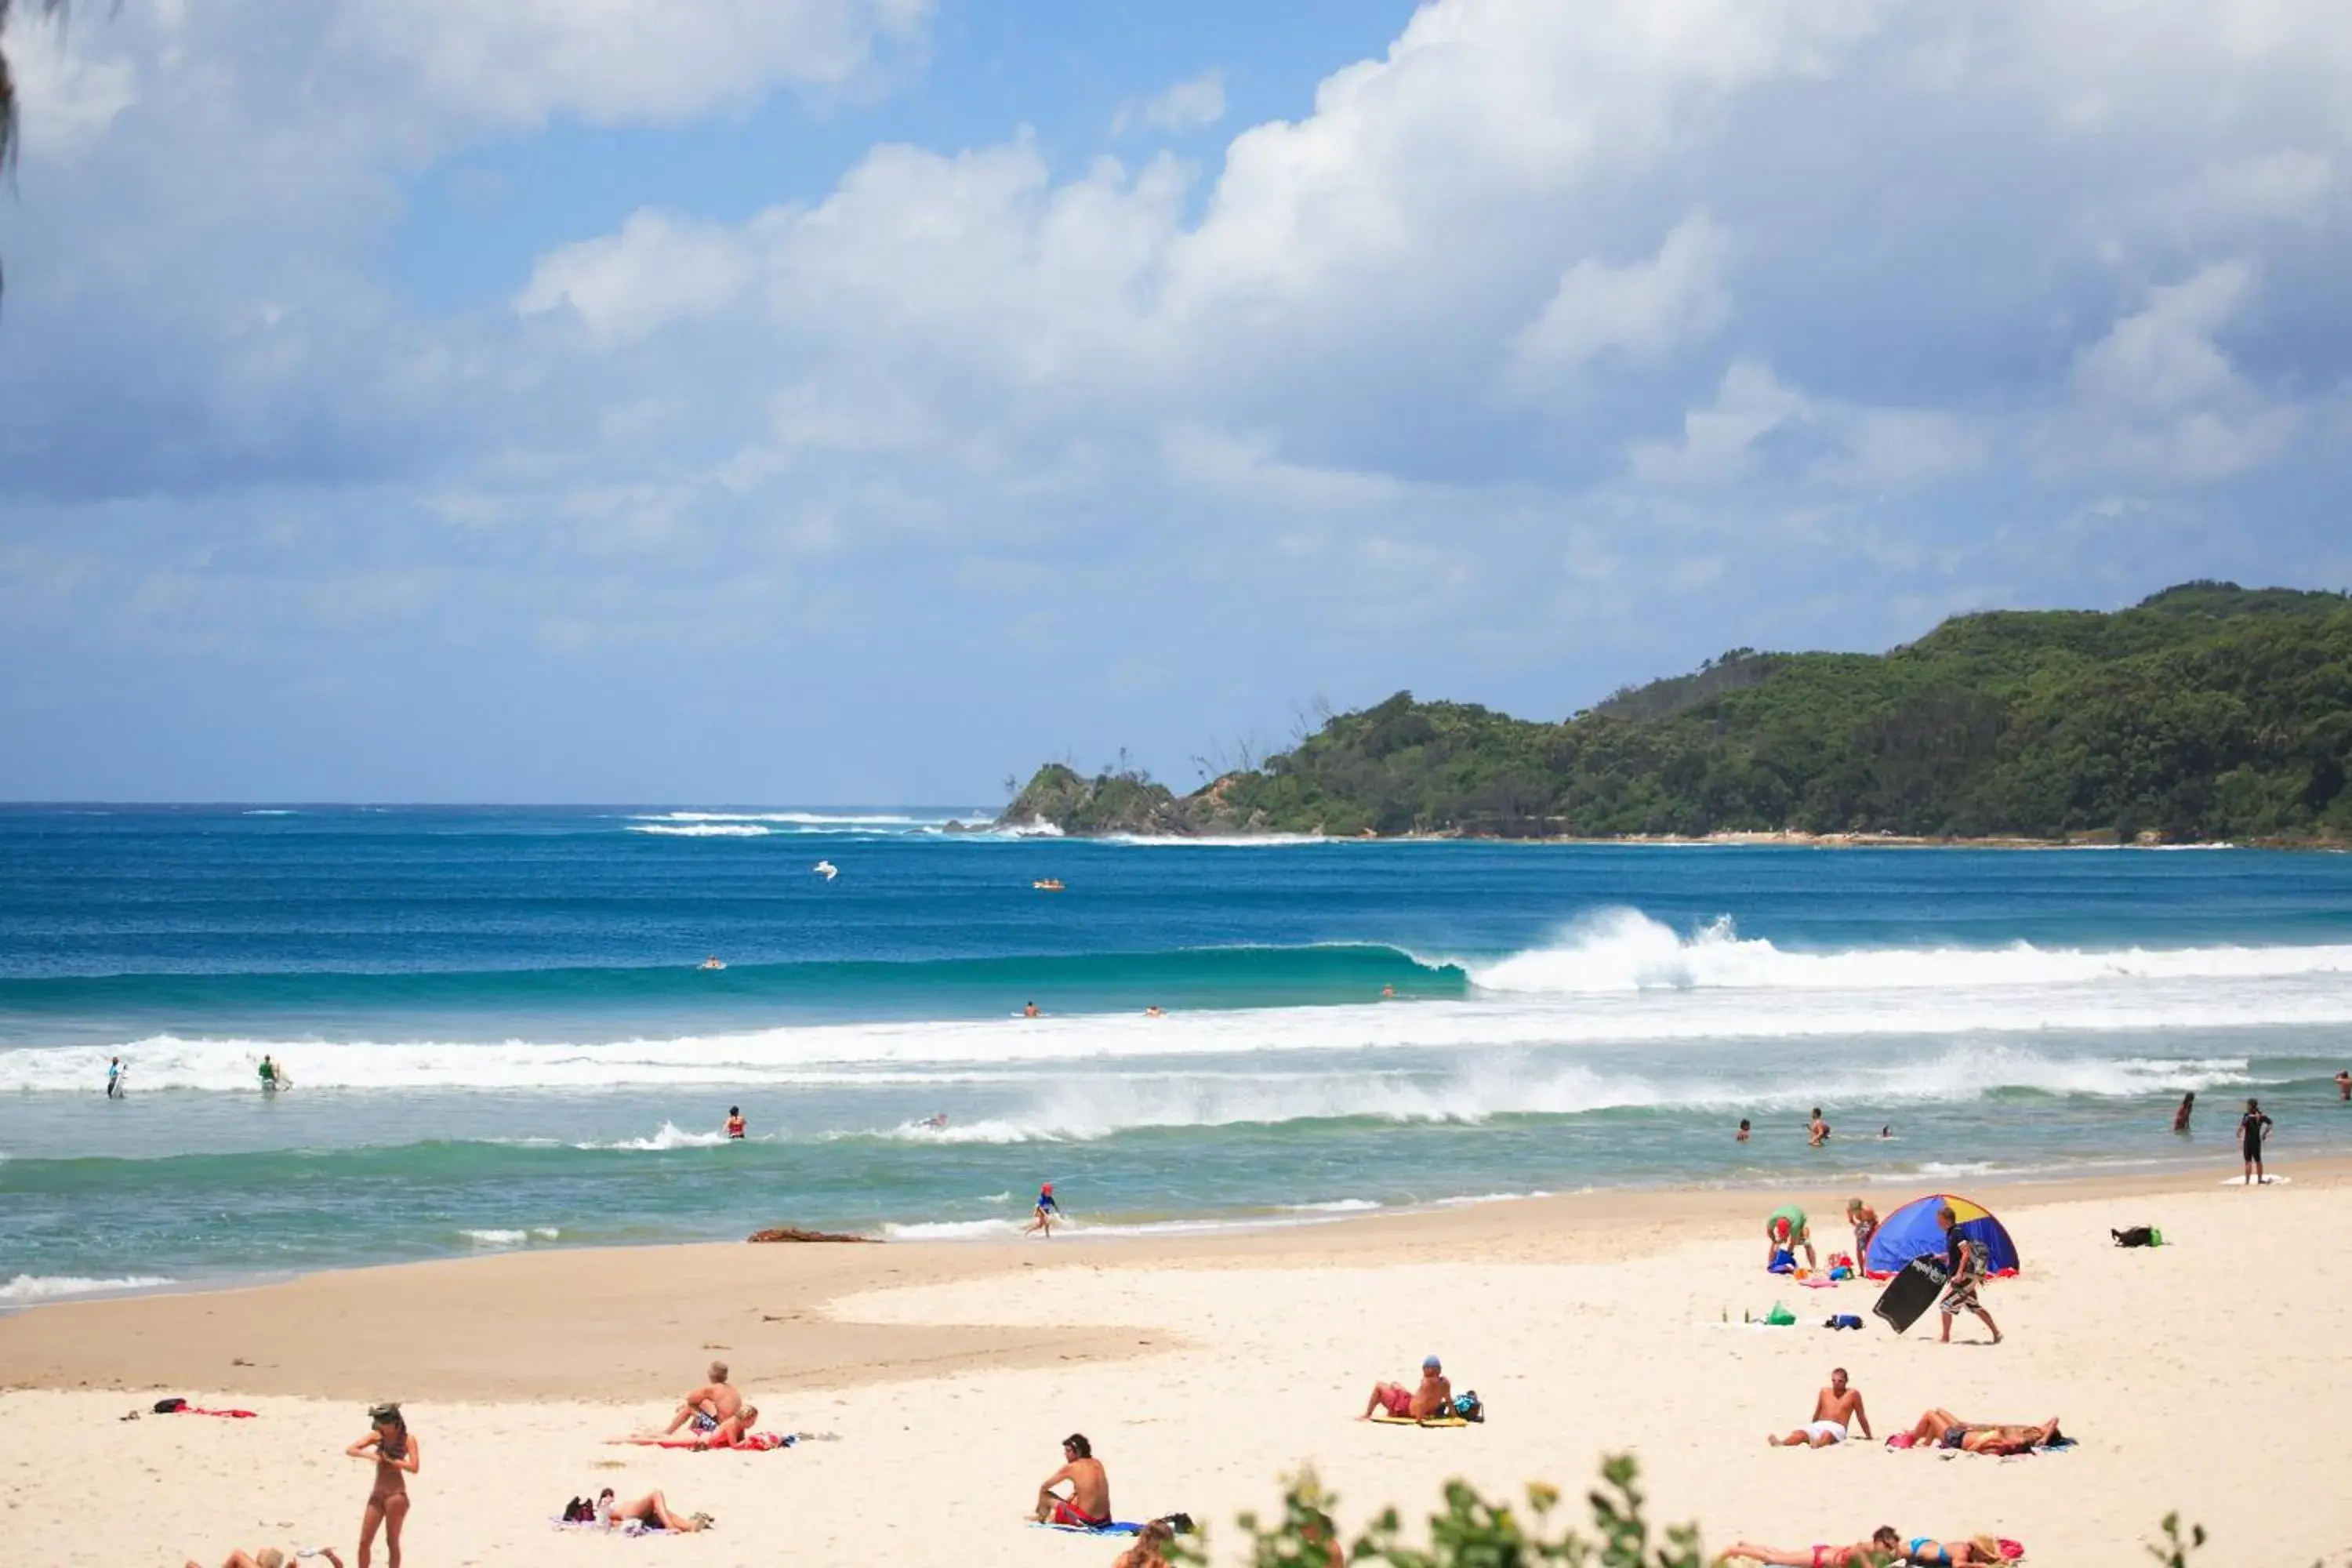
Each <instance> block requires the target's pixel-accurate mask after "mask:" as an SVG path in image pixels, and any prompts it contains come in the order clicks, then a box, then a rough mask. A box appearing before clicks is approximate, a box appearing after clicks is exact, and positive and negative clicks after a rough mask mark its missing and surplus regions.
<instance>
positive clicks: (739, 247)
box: [515, 209, 752, 343]
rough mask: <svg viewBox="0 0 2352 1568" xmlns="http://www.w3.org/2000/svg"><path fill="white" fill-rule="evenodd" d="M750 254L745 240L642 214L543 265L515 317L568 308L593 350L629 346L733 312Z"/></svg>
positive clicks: (555, 254)
mask: <svg viewBox="0 0 2352 1568" xmlns="http://www.w3.org/2000/svg"><path fill="white" fill-rule="evenodd" d="M751 268H752V262H751V240H750V237H749V236H748V235H747V234H745V233H742V232H739V231H736V230H730V229H722V228H719V227H716V226H711V225H708V224H694V223H687V222H682V221H680V220H678V219H676V218H672V217H669V216H666V215H664V214H661V213H657V212H651V211H646V210H642V209H641V210H639V211H637V212H634V213H631V214H630V215H629V216H628V218H627V219H626V220H625V222H624V223H623V224H622V225H621V227H620V231H619V232H618V233H617V234H614V235H610V236H608V237H604V238H603V239H590V240H583V241H581V242H580V243H579V244H576V245H567V246H563V247H560V248H558V249H556V250H553V251H551V252H549V253H548V254H547V255H545V256H543V257H541V258H540V260H539V264H538V265H537V266H536V267H534V268H532V269H531V275H530V283H528V284H527V285H525V286H524V289H523V290H522V292H521V294H520V295H519V296H517V298H516V300H515V309H516V310H520V312H522V313H523V314H524V315H527V316H529V315H538V314H541V313H543V312H545V311H549V310H555V309H557V308H558V307H561V306H569V307H571V309H572V310H574V311H576V312H578V314H579V316H580V319H581V321H583V323H585V325H586V326H587V329H588V331H589V333H590V335H592V336H593V337H594V338H595V339H596V340H597V341H598V342H604V343H617V342H631V341H633V340H635V339H638V338H642V337H644V336H645V335H646V334H647V333H648V332H652V331H656V330H657V329H659V328H661V327H664V326H667V325H668V324H670V323H671V322H674V321H688V320H690V319H693V318H695V317H698V316H709V315H713V314H716V313H717V312H719V311H720V310H725V309H727V308H728V307H730V306H731V305H733V304H735V303H736V302H737V301H738V300H740V298H741V297H742V295H743V292H744V290H745V288H746V287H747V286H748V285H749V283H750V282H751Z"/></svg>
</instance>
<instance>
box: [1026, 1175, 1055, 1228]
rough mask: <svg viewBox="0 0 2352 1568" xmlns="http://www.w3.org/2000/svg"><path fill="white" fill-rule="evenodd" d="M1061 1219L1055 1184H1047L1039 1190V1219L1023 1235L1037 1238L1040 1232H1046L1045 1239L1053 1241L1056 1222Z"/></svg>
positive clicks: (1032, 1222)
mask: <svg viewBox="0 0 2352 1568" xmlns="http://www.w3.org/2000/svg"><path fill="white" fill-rule="evenodd" d="M1061 1217H1062V1209H1061V1205H1058V1204H1056V1203H1055V1201H1054V1184H1053V1183H1051V1182H1047V1183H1046V1184H1045V1185H1044V1186H1042V1187H1039V1188H1038V1189H1037V1217H1036V1218H1035V1219H1033V1220H1031V1221H1030V1222H1029V1228H1028V1229H1027V1230H1024V1231H1023V1232H1022V1233H1021V1234H1022V1235H1024V1236H1035V1235H1036V1234H1037V1233H1038V1232H1039V1231H1044V1232H1045V1239H1046V1240H1047V1241H1051V1240H1053V1239H1054V1222H1055V1220H1057V1219H1059V1218H1061Z"/></svg>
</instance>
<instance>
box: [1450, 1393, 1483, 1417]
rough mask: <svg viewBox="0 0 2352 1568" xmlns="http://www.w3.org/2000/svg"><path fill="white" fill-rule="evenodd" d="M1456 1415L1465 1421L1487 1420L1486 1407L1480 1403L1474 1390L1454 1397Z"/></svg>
mask: <svg viewBox="0 0 2352 1568" xmlns="http://www.w3.org/2000/svg"><path fill="white" fill-rule="evenodd" d="M1454 1415H1459V1416H1460V1417H1462V1419H1463V1420H1465V1421H1484V1420H1486V1406H1485V1405H1481V1404H1480V1403H1478V1394H1477V1392H1476V1391H1475V1390H1472V1391H1470V1392H1467V1393H1464V1394H1455V1395H1454Z"/></svg>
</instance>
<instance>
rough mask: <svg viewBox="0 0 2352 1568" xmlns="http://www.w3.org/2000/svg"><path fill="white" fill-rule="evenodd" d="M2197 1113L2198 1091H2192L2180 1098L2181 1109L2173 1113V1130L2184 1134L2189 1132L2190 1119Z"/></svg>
mask: <svg viewBox="0 0 2352 1568" xmlns="http://www.w3.org/2000/svg"><path fill="white" fill-rule="evenodd" d="M2196 1111H2197V1091H2196V1090H2195V1089H2190V1090H2189V1092H2188V1093H2187V1094H2184V1095H2182V1096H2181V1097H2180V1109H2179V1110H2176V1111H2174V1112H2173V1113H2172V1130H2173V1131H2175V1132H2179V1133H2181V1134H2183V1135H2184V1136H2185V1135H2186V1134H2187V1133H2188V1131H2189V1117H2191V1116H2192V1115H2194V1114H2196Z"/></svg>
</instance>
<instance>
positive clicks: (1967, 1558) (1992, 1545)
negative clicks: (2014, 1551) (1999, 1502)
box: [1903, 1535, 2009, 1568]
mask: <svg viewBox="0 0 2352 1568" xmlns="http://www.w3.org/2000/svg"><path fill="white" fill-rule="evenodd" d="M1903 1561H1904V1562H1906V1563H1924V1564H1926V1565H1927V1568H1956V1565H1958V1564H1965V1563H2006V1562H2008V1561H2009V1559H2008V1558H2007V1557H2006V1556H2004V1555H2002V1553H2001V1550H2000V1542H1999V1541H1997V1540H1995V1539H1994V1538H1993V1537H1991V1536H1990V1535H1972V1536H1970V1537H1969V1538H1968V1539H1967V1540H1966V1541H1937V1540H1936V1539H1935V1538H1934V1537H1932V1536H1927V1535H1915V1536H1913V1537H1912V1538H1911V1539H1910V1540H1909V1541H1908V1542H1906V1543H1905V1545H1904V1548H1903Z"/></svg>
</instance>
